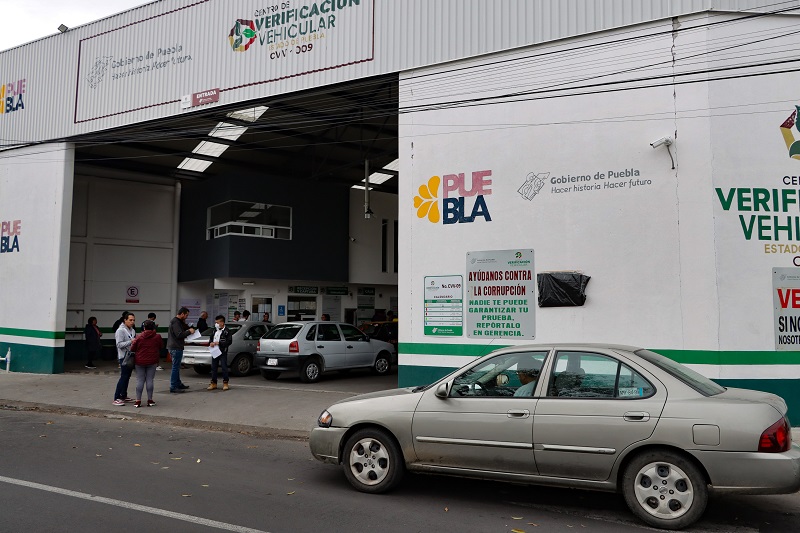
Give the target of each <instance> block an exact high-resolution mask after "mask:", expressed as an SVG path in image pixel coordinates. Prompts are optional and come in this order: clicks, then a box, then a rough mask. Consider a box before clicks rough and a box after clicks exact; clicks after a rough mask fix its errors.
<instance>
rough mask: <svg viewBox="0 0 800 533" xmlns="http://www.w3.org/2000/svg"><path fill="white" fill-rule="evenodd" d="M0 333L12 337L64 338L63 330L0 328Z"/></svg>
mask: <svg viewBox="0 0 800 533" xmlns="http://www.w3.org/2000/svg"><path fill="white" fill-rule="evenodd" d="M0 335H11V336H12V337H30V338H32V339H64V338H65V337H66V332H64V331H41V330H38V329H17V328H0Z"/></svg>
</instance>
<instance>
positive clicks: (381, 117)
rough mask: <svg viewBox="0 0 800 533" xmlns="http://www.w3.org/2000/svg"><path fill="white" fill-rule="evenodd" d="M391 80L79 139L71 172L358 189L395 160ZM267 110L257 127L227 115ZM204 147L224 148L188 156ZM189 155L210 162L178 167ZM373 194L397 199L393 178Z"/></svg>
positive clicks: (395, 102)
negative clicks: (240, 176) (280, 180)
mask: <svg viewBox="0 0 800 533" xmlns="http://www.w3.org/2000/svg"><path fill="white" fill-rule="evenodd" d="M397 89H398V79H397V76H396V75H392V76H383V77H375V78H368V79H364V80H359V81H355V82H348V83H344V84H339V85H334V86H329V87H325V88H324V89H318V90H310V91H304V92H299V93H291V94H284V95H280V96H276V97H274V98H264V99H262V100H257V101H249V102H245V103H241V104H237V105H235V106H225V107H223V106H213V107H210V108H208V109H203V110H200V111H196V112H192V113H187V114H185V115H182V116H178V117H172V118H169V119H163V120H158V121H153V122H149V123H144V124H137V125H135V126H129V127H125V128H120V129H116V130H110V131H103V132H98V133H94V134H91V135H87V136H82V137H79V138H75V139H70V141H72V142H75V143H76V151H75V163H76V165H75V169H76V174H82V175H89V176H98V177H113V178H121V179H132V180H137V181H154V182H162V181H166V180H169V181H171V180H174V179H182V180H206V179H213V178H214V177H215V176H219V175H231V174H237V173H248V174H254V173H256V174H263V175H264V176H266V177H268V176H270V175H272V176H285V177H292V178H301V179H308V180H326V181H336V182H340V183H343V184H348V185H355V184H359V183H361V182H362V181H363V180H364V160H365V159H366V160H369V165H370V172H376V171H379V169H382V168H383V166H384V165H387V164H389V163H390V162H392V161H394V160H395V159H397V157H398V150H397V146H398V142H397V122H398V121H397V113H398V96H397V92H398V91H397ZM256 106H267V107H268V109H267V111H266V112H265V113H264V114H263V115H262V116H261V117H260V118H259V119H257V120H256V121H255V122H248V121H243V120H237V119H235V118H231V117H228V116H227V115H228V114H229V113H231V112H233V111H238V110H242V109H245V108H253V107H256ZM220 122H225V123H228V124H231V125H233V126H246V127H247V131H246V132H245V133H244V134H243V135H241V136H240V137H239V138H238V139H236V140H235V141H230V140H226V139H220V138H219V137H211V136H209V133H210V132H211V131H212V130H213V129H214V127H215V126H217V124H218V123H220ZM201 141H208V142H213V143H219V144H225V145H227V146H228V148H227V149H226V150H225V151H224V152H223V153H222V155H221V156H219V157H211V156H205V155H200V154H193V153H192V151H193V150H195V148H196V147H197V145H198V144H199V143H200V142H201ZM186 157H193V158H195V159H199V160H201V161H211V162H212V164H211V165H210V166H209V167H208V168H207V169H206V170H205V171H204V172H194V171H189V170H183V169H179V168H178V166H179V165H180V164H181V162H182V161H183V160H184V159H185V158H186ZM383 172H385V173H387V174H390V175H392V178H391V179H389V180H388V181H386V182H384V183H383V184H380V185H375V186H374V189H375V190H381V191H386V192H393V193H395V194H396V193H397V185H398V184H397V181H398V176H397V172H394V171H383Z"/></svg>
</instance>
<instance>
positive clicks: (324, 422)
mask: <svg viewBox="0 0 800 533" xmlns="http://www.w3.org/2000/svg"><path fill="white" fill-rule="evenodd" d="M317 424H318V425H319V427H321V428H329V427H331V424H333V415H331V414H330V413H329V412H328V410H327V409H326V410H325V411H322V414H321V415H319V419H318V420H317Z"/></svg>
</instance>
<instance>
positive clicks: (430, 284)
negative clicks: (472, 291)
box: [424, 276, 464, 337]
mask: <svg viewBox="0 0 800 533" xmlns="http://www.w3.org/2000/svg"><path fill="white" fill-rule="evenodd" d="M424 327H425V335H433V336H443V337H460V336H462V335H463V334H464V278H463V277H462V276H425V324H424Z"/></svg>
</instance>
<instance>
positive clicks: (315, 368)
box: [300, 359, 322, 383]
mask: <svg viewBox="0 0 800 533" xmlns="http://www.w3.org/2000/svg"><path fill="white" fill-rule="evenodd" d="M320 374H322V365H321V364H320V362H319V360H318V359H309V360H308V361H306V362H305V363H303V366H301V367H300V381H302V382H303V383H316V382H317V381H319V377H320Z"/></svg>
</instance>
